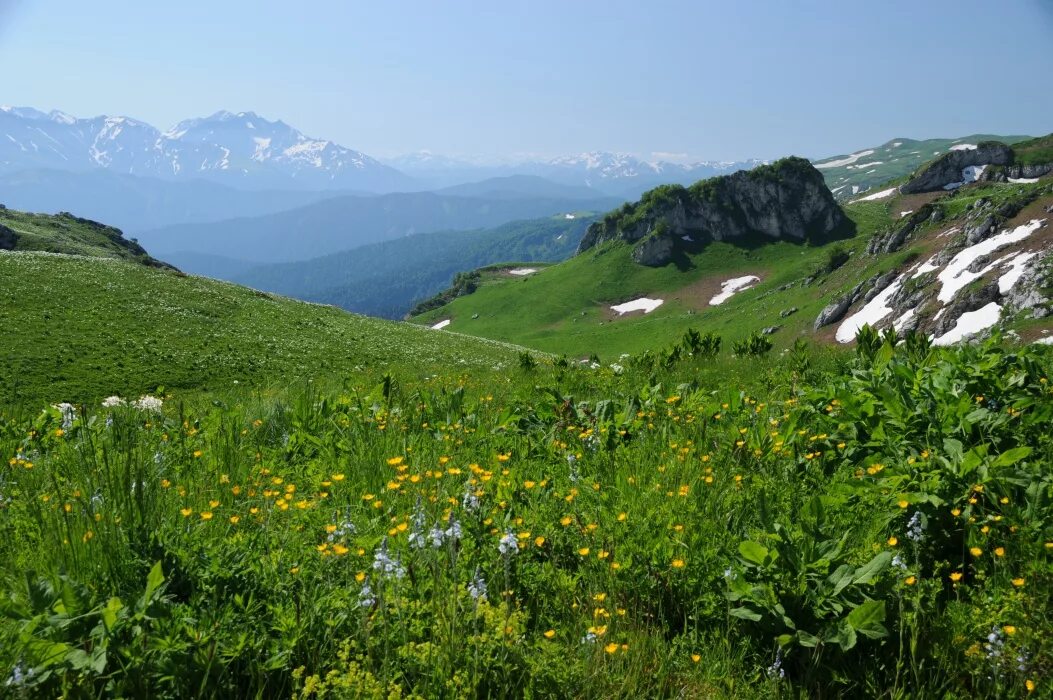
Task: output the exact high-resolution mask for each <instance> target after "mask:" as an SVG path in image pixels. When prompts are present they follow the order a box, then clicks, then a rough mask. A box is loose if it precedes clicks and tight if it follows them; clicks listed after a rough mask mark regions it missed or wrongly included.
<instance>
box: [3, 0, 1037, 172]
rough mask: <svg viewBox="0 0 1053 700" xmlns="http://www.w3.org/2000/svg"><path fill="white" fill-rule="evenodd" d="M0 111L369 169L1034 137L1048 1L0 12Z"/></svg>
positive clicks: (698, 0) (610, 1)
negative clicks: (28, 110)
mask: <svg viewBox="0 0 1053 700" xmlns="http://www.w3.org/2000/svg"><path fill="white" fill-rule="evenodd" d="M0 70H2V75H3V78H2V82H0V103H5V104H15V105H26V106H34V107H38V108H43V109H51V108H58V109H62V110H64V111H67V112H70V113H72V114H75V115H78V116H89V115H95V114H103V113H105V114H124V115H128V116H132V117H137V118H140V119H143V120H146V121H149V122H151V123H153V124H155V125H156V126H158V127H160V128H162V129H165V128H168V127H169V126H171V125H172V124H174V123H175V122H176V121H178V120H179V119H182V118H185V117H191V116H201V115H206V114H210V113H212V112H215V111H217V110H220V109H229V110H232V111H248V110H253V111H256V112H258V113H260V114H261V115H263V116H266V117H269V118H271V119H276V118H281V119H283V120H285V121H286V122H288V123H290V124H293V125H294V126H297V127H299V128H300V129H301V130H303V131H304V132H306V133H308V134H309V135H312V136H318V137H324V138H330V139H334V140H336V141H338V142H340V143H343V144H344V145H347V146H349V147H352V148H357V149H359V150H362V151H365V152H366V153H370V154H373V155H380V156H384V155H393V154H396V153H404V152H409V151H415V150H419V149H429V150H432V151H435V152H438V153H450V154H483V155H502V154H511V153H526V152H529V153H537V154H546V155H557V154H562V153H573V152H580V151H585V150H615V151H627V152H632V153H638V154H642V155H648V154H651V153H654V152H667V153H686V154H690V155H691V156H695V157H700V158H712V159H737V158H745V157H752V156H757V157H773V156H779V155H783V154H788V153H796V154H800V155H807V156H814V157H818V156H825V155H832V154H837V153H843V152H847V151H851V150H853V149H857V148H861V147H863V146H867V145H873V144H877V143H881V142H883V141H885V140H886V139H889V138H891V137H895V136H909V137H916V138H923V137H932V136H948V135H960V134H965V133H971V132H978V131H982V132H994V133H1032V134H1038V133H1048V132H1050V131H1053V1H1050V0H957V1H953V2H952V1H949V0H883V1H881V2H875V1H859V2H857V1H855V0H840V1H839V2H833V1H829V2H819V1H813V0H794V1H793V2H784V1H783V0H769V1H765V2H761V1H759V0H735V1H734V2H732V1H730V0H720V1H710V0H693V1H692V0H685V1H676V2H674V1H662V0H633V1H631V2H629V1H623V0H554V1H550V0H522V1H518V0H511V1H508V2H505V1H503V0H499V1H497V2H494V1H493V0H489V1H487V2H483V1H479V2H462V1H459V0H442V1H438V0H419V1H417V2H400V1H398V0H384V1H383V2H379V1H369V2H364V1H362V0H342V1H334V0H324V1H323V0H318V1H313V0H300V2H289V1H284V2H275V1H272V0H253V1H251V2H250V1H247V0H208V1H201V0H181V1H180V2H175V3H173V2H160V1H155V0H134V1H126V0H119V1H118V0H98V1H95V2H87V1H85V0H0Z"/></svg>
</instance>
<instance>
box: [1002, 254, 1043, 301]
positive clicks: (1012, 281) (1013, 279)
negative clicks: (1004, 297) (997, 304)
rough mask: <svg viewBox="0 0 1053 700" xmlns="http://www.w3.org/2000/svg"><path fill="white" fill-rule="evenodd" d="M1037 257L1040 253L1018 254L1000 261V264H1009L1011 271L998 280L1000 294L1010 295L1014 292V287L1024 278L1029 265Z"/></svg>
mask: <svg viewBox="0 0 1053 700" xmlns="http://www.w3.org/2000/svg"><path fill="white" fill-rule="evenodd" d="M1037 257H1038V253H1016V254H1014V255H1010V256H1008V257H1005V258H1002V259H1001V260H999V261H998V262H999V263H1000V264H1006V263H1008V264H1009V270H1008V271H1006V272H1005V273H1004V274H1003V275H1002V276H1001V277H999V278H998V293H999V294H1008V293H1009V292H1010V291H1012V289H1013V287H1015V286H1016V283H1017V282H1019V281H1020V278H1021V277H1023V276H1024V272H1025V271H1026V270H1027V264H1028V263H1029V262H1031V260H1032V259H1034V258H1037Z"/></svg>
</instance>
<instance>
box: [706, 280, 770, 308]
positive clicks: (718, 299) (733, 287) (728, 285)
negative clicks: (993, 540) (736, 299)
mask: <svg viewBox="0 0 1053 700" xmlns="http://www.w3.org/2000/svg"><path fill="white" fill-rule="evenodd" d="M756 282H760V277H757V276H756V275H746V276H745V277H735V278H734V279H730V280H728V281H727V282H722V283H721V284H720V294H717V295H716V296H715V297H713V298H712V299H710V300H709V305H710V306H720V305H721V304H723V303H724V302H725V301H727V300H728V299H730V298H731V297H733V296H734V295H735V293H736V292H741V291H744V290H746V289H749V288H750V287H752V286H753V285H754V283H756Z"/></svg>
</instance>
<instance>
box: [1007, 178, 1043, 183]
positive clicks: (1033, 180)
mask: <svg viewBox="0 0 1053 700" xmlns="http://www.w3.org/2000/svg"><path fill="white" fill-rule="evenodd" d="M1009 182H1011V183H1013V184H1014V185H1033V184H1035V183H1036V182H1038V178H1037V177H1011V178H1009Z"/></svg>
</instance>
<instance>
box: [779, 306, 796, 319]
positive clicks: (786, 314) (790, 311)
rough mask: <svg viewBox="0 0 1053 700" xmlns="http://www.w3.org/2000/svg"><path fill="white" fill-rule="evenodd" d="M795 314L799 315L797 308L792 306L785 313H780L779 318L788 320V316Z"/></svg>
mask: <svg viewBox="0 0 1053 700" xmlns="http://www.w3.org/2000/svg"><path fill="white" fill-rule="evenodd" d="M795 313H797V307H796V306H791V307H790V308H788V309H786V310H784V311H780V312H779V318H786V317H787V316H792V315H793V314H795Z"/></svg>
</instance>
